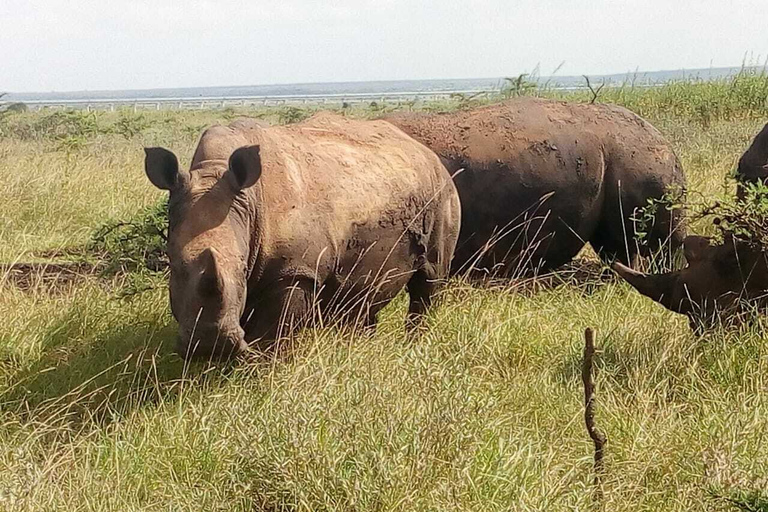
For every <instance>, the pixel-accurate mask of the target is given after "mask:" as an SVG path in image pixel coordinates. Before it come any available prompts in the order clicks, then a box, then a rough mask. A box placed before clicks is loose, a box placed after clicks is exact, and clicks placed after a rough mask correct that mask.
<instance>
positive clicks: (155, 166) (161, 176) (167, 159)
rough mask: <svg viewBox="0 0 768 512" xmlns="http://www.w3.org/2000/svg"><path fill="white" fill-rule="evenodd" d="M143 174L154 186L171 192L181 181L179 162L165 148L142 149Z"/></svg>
mask: <svg viewBox="0 0 768 512" xmlns="http://www.w3.org/2000/svg"><path fill="white" fill-rule="evenodd" d="M144 172H146V173H147V178H149V181H151V182H152V184H153V185H154V186H156V187H157V188H159V189H163V190H173V189H175V188H176V187H177V186H178V185H179V183H181V181H182V174H181V172H180V171H179V160H178V159H177V158H176V155H174V154H173V153H172V152H171V151H168V150H167V149H165V148H144Z"/></svg>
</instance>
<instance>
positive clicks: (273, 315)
mask: <svg viewBox="0 0 768 512" xmlns="http://www.w3.org/2000/svg"><path fill="white" fill-rule="evenodd" d="M311 302H312V287H311V285H308V284H306V283H303V282H301V281H299V282H295V283H292V284H291V285H289V286H285V285H283V286H278V287H276V289H275V290H274V291H272V292H271V293H268V294H265V295H264V296H263V297H261V298H260V300H259V301H258V302H257V303H256V304H255V305H254V306H253V307H251V308H249V310H247V311H246V315H245V317H246V321H245V325H244V326H243V328H244V329H245V339H246V341H247V342H248V343H254V344H255V345H256V346H257V347H258V348H259V349H262V350H264V349H267V348H269V347H270V346H271V345H272V344H273V343H274V341H275V340H277V339H279V338H282V337H285V336H288V335H290V334H291V333H292V332H293V331H295V330H296V329H297V328H298V327H301V326H302V325H304V324H305V323H306V322H307V320H309V316H310V313H311V310H312V304H311Z"/></svg>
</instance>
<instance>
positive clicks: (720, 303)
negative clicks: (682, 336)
mask: <svg viewBox="0 0 768 512" xmlns="http://www.w3.org/2000/svg"><path fill="white" fill-rule="evenodd" d="M683 252H684V254H685V258H686V260H687V262H688V265H687V266H686V267H685V268H683V269H682V270H678V271H675V272H670V273H665V274H656V275H647V274H643V273H641V272H638V271H636V270H632V269H630V268H628V267H626V266H624V265H622V264H621V263H618V262H617V263H614V265H613V268H614V270H615V271H616V272H617V273H618V274H619V275H620V276H621V277H622V278H624V279H625V280H626V281H627V282H628V283H629V284H630V285H632V286H633V287H634V288H635V289H636V290H637V291H639V292H640V293H642V294H643V295H645V296H646V297H649V298H651V299H653V300H654V301H656V302H658V303H660V304H661V305H663V306H664V307H666V308H667V309H669V310H670V311H674V312H676V313H681V314H684V315H687V316H688V318H689V322H690V325H691V327H692V328H693V329H694V330H696V331H698V332H701V331H702V330H703V329H705V328H708V327H711V326H712V325H713V324H714V323H715V322H717V321H726V322H731V321H738V320H739V316H740V313H742V312H744V311H745V308H747V309H749V308H757V309H764V308H765V306H766V305H768V301H767V300H766V299H768V254H767V253H766V252H764V250H762V249H761V248H759V247H757V246H755V245H753V244H750V243H746V242H744V241H740V240H738V239H735V238H734V237H732V236H727V237H726V239H725V242H723V243H720V244H713V243H712V241H711V240H710V239H709V238H706V237H702V236H689V237H687V238H686V239H685V241H684V243H683Z"/></svg>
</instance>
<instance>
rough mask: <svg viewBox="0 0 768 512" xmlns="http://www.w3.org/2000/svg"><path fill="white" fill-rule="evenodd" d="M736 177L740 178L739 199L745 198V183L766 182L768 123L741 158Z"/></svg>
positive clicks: (737, 189) (737, 190)
mask: <svg viewBox="0 0 768 512" xmlns="http://www.w3.org/2000/svg"><path fill="white" fill-rule="evenodd" d="M736 177H737V179H738V180H739V184H738V186H737V188H736V195H737V196H738V198H739V199H744V196H745V191H744V187H743V185H742V184H743V183H757V182H763V183H765V180H766V178H768V124H766V125H765V126H764V127H763V129H762V130H761V131H760V133H758V134H757V136H756V137H755V138H754V140H753V141H752V144H750V146H749V148H747V150H746V151H745V152H744V154H743V155H742V156H741V159H739V167H738V169H737V171H736Z"/></svg>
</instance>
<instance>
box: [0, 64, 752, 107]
mask: <svg viewBox="0 0 768 512" xmlns="http://www.w3.org/2000/svg"><path fill="white" fill-rule="evenodd" d="M748 69H749V70H752V71H760V69H758V68H748ZM740 70H742V68H707V69H693V70H679V71H652V72H640V73H620V74H614V75H594V76H590V80H591V81H592V82H593V83H600V82H602V81H607V82H610V83H624V82H634V83H636V84H644V83H660V82H667V81H671V80H684V79H701V80H712V79H717V78H724V77H728V76H732V75H734V74H736V73H738V72H739V71H740ZM536 80H537V81H538V82H540V83H542V84H544V83H546V84H548V85H549V86H551V87H555V88H568V87H581V86H583V85H584V83H585V82H584V78H583V77H581V76H561V77H540V78H537V79H536ZM503 83H504V78H502V77H497V78H462V79H453V80H451V79H441V80H391V81H378V82H336V83H309V84H280V85H246V86H233V87H183V88H175V89H142V90H115V91H74V92H40V93H10V94H8V95H7V96H5V97H4V98H3V101H35V100H38V101H55V100H106V99H128V100H131V99H136V100H141V99H147V98H153V99H155V98H156V99H164V98H196V97H205V98H231V97H236V96H309V95H321V96H324V95H332V94H378V93H382V94H386V93H398V92H424V93H429V92H435V93H439V92H448V91H472V90H497V89H499V88H500V87H501V86H502V85H503Z"/></svg>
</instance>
